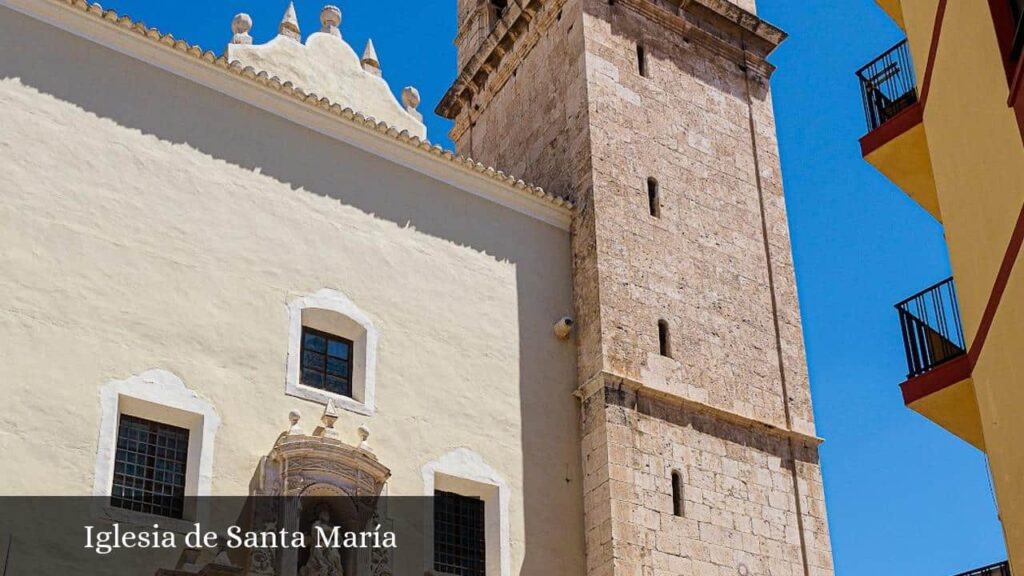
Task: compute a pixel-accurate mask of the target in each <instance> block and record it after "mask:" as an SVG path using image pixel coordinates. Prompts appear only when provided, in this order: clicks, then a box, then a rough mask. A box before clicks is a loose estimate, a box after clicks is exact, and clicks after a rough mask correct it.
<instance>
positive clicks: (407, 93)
mask: <svg viewBox="0 0 1024 576" xmlns="http://www.w3.org/2000/svg"><path fill="white" fill-rule="evenodd" d="M402 103H403V104H405V111H406V112H408V113H409V114H410V115H411V116H412V117H413V118H415V119H417V120H423V114H420V113H419V111H417V110H416V108H418V107H419V105H420V91H419V90H417V89H415V88H413V87H412V86H406V87H405V89H403V90H402Z"/></svg>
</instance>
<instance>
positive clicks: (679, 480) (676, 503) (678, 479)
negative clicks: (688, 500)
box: [672, 470, 684, 516]
mask: <svg viewBox="0 0 1024 576" xmlns="http://www.w3.org/2000/svg"><path fill="white" fill-rule="evenodd" d="M683 512H684V510H683V475H682V474H680V473H679V471H678V470H673V471H672V514H673V515H675V516H682V515H683Z"/></svg>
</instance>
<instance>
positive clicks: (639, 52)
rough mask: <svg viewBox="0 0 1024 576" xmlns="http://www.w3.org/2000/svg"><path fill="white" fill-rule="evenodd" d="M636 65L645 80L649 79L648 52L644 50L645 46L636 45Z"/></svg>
mask: <svg viewBox="0 0 1024 576" xmlns="http://www.w3.org/2000/svg"><path fill="white" fill-rule="evenodd" d="M636 65H637V71H638V72H640V75H641V76H643V77H644V78H646V77H647V51H646V50H644V45H643V44H637V45H636Z"/></svg>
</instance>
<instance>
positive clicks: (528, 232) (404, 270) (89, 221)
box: [0, 7, 583, 574]
mask: <svg viewBox="0 0 1024 576" xmlns="http://www.w3.org/2000/svg"><path fill="white" fill-rule="evenodd" d="M0 174H2V178H0V271H2V273H0V350H3V361H2V362H0V395H2V397H3V398H4V399H5V409H4V410H2V411H0V452H2V453H3V454H4V458H3V459H0V479H2V480H0V494H7V495H10V494H81V495H86V494H91V493H92V491H93V483H94V472H95V468H96V462H97V451H98V444H97V442H98V439H99V437H100V427H101V390H102V388H103V386H104V385H106V384H107V383H109V382H111V381H117V380H124V379H128V378H130V377H132V376H133V375H138V374H142V373H144V372H145V371H147V370H151V369H159V370H166V371H168V372H170V373H172V374H174V375H175V376H176V377H178V378H180V379H181V380H182V382H183V383H184V385H185V386H187V388H188V389H189V390H191V391H194V392H195V393H196V394H197V395H199V397H201V398H202V399H203V400H204V401H206V402H209V404H210V405H212V406H213V408H214V409H215V410H216V413H217V415H218V416H219V418H220V425H219V428H218V429H217V433H216V439H215V450H214V458H213V466H212V483H211V491H212V493H213V494H220V495H225V494H232V495H233V494H246V493H247V490H248V485H249V480H250V478H251V476H252V474H253V471H254V470H255V467H256V464H257V461H258V460H259V458H260V456H261V455H263V454H265V453H266V452H267V451H268V450H269V449H270V447H271V445H272V444H273V442H274V439H275V438H276V436H277V435H278V433H279V432H281V431H282V430H284V429H285V428H286V427H287V413H288V410H289V409H291V408H293V407H296V408H299V409H300V410H301V411H302V413H303V423H304V424H305V425H306V426H308V427H310V428H311V427H312V426H313V425H314V424H315V423H316V421H317V419H318V417H319V415H320V413H321V410H322V406H321V405H319V404H316V403H313V402H310V401H307V400H303V399H300V398H297V397H294V396H288V395H286V394H285V381H286V359H287V355H288V343H289V311H288V303H289V302H292V301H294V300H295V299H296V298H301V297H305V296H310V295H313V294H315V293H316V292H317V291H319V290H321V289H324V288H327V289H332V290H337V291H339V292H341V293H343V294H345V295H346V296H347V297H348V298H349V299H351V301H352V302H353V303H355V304H356V305H357V306H358V307H359V309H360V310H362V311H363V312H365V313H366V314H367V315H368V316H369V318H370V320H371V321H372V323H373V326H374V327H375V328H376V330H377V333H378V343H377V352H376V371H375V382H376V385H375V412H374V414H373V415H372V416H364V415H357V414H354V413H352V412H346V411H343V412H342V416H341V418H340V420H339V422H338V424H337V428H338V429H340V430H341V432H342V434H343V439H345V440H348V441H350V442H353V443H355V442H358V438H357V434H356V429H357V427H358V426H359V425H361V424H366V425H367V426H369V428H370V429H371V430H372V435H371V437H370V444H371V445H372V446H373V448H374V450H375V451H376V454H377V455H378V456H379V458H380V460H381V462H382V463H384V464H385V465H387V466H389V467H390V468H391V470H392V472H393V476H392V479H391V480H390V482H389V486H388V492H389V494H391V495H403V494H408V495H419V494H422V493H423V491H424V479H423V475H422V470H423V468H424V466H426V465H427V464H428V463H429V462H432V461H435V460H437V459H438V458H441V457H442V456H443V455H445V454H448V453H450V452H452V451H453V450H458V449H466V450H471V451H472V452H474V453H476V454H478V455H479V456H480V458H481V459H482V460H483V461H484V462H486V464H487V465H488V466H490V467H493V469H494V470H495V471H496V473H497V474H499V475H500V477H501V478H502V479H503V480H504V481H505V482H507V486H508V494H509V504H508V510H509V512H508V514H509V532H510V535H511V537H510V539H511V545H510V549H511V566H512V573H513V574H544V573H550V574H555V573H557V574H574V573H582V572H583V570H582V559H583V552H582V542H583V537H582V525H581V524H582V502H581V492H582V488H581V486H580V476H581V473H580V462H579V452H580V449H579V440H578V432H577V428H578V419H579V416H578V407H577V405H576V401H575V399H574V398H573V397H572V396H571V392H572V390H573V388H574V375H575V367H574V348H573V343H572V342H571V341H569V342H565V341H561V340H558V339H556V338H555V337H554V336H553V335H552V324H553V323H554V322H555V321H556V320H557V319H558V318H560V317H561V316H564V315H567V314H571V309H572V304H571V294H570V291H571V287H570V267H571V257H570V250H569V236H568V232H566V231H565V230H562V229H559V228H557V227H554V226H552V225H549V224H546V223H543V222H541V221H539V220H536V219H533V218H530V217H529V216H527V215H524V214H522V213H520V212H516V211H513V210H511V209H509V208H506V207H503V206H500V205H498V204H496V203H493V202H489V201H488V200H486V199H484V198H481V197H479V196H476V195H473V194H469V193H466V192H465V191H462V190H458V189H456V188H453V187H451V186H448V185H446V184H443V183H441V182H439V181H436V180H433V179H431V178H428V177H426V176H424V175H422V174H419V173H416V172H413V171H411V170H408V169H405V168H401V167H399V166H397V165H395V164H393V163H391V162H389V161H387V160H385V159H382V158H379V157H376V156H372V155H370V154H367V153H365V152H362V151H360V150H358V149H356V148H354V147H351V146H348V145H345V144H342V143H340V142H337V141H334V140H331V139H328V138H327V137H325V136H322V135H320V134H318V133H315V132H313V131H311V130H308V129H306V128H303V127H301V126H298V125H296V124H292V123H289V122H288V121H285V120H283V119H281V118H278V117H275V116H272V115H270V114H268V113H266V112H263V111H260V110H257V109H255V108H251V107H249V106H246V105H244V104H241V103H239V102H238V101H235V100H232V99H230V98H228V97H226V96H224V95H221V94H218V93H216V92H214V91H212V90H209V89H206V88H203V87H200V86H198V85H196V84H193V83H191V82H190V81H188V80H186V79H182V78H179V77H177V76H173V75H171V74H169V73H167V72H164V71H162V70H159V69H156V68H154V67H152V66H149V65H146V64H143V63H140V62H138V61H136V60H133V59H131V58H129V57H127V56H124V55H121V54H118V53H115V52H112V51H110V50H107V49H105V48H102V47H99V46H97V45H95V44H92V43H90V42H88V41H86V40H82V39H79V38H77V37H74V36H72V35H70V34H68V33H66V32H63V31H59V30H57V29H56V28H53V27H50V26H48V25H46V24H43V23H40V22H37V21H35V20H33V19H30V18H28V17H26V16H23V15H20V14H16V13H14V12H12V11H10V10H9V9H7V8H3V7H0Z"/></svg>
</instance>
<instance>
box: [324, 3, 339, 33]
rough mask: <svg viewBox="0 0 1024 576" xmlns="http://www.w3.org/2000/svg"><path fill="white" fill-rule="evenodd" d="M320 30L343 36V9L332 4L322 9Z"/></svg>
mask: <svg viewBox="0 0 1024 576" xmlns="http://www.w3.org/2000/svg"><path fill="white" fill-rule="evenodd" d="M320 31H321V32H324V33H325V34H333V35H335V36H341V9H340V8H338V7H337V6H332V5H330V4H328V5H326V6H324V7H323V8H322V9H321V10H320Z"/></svg>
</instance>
